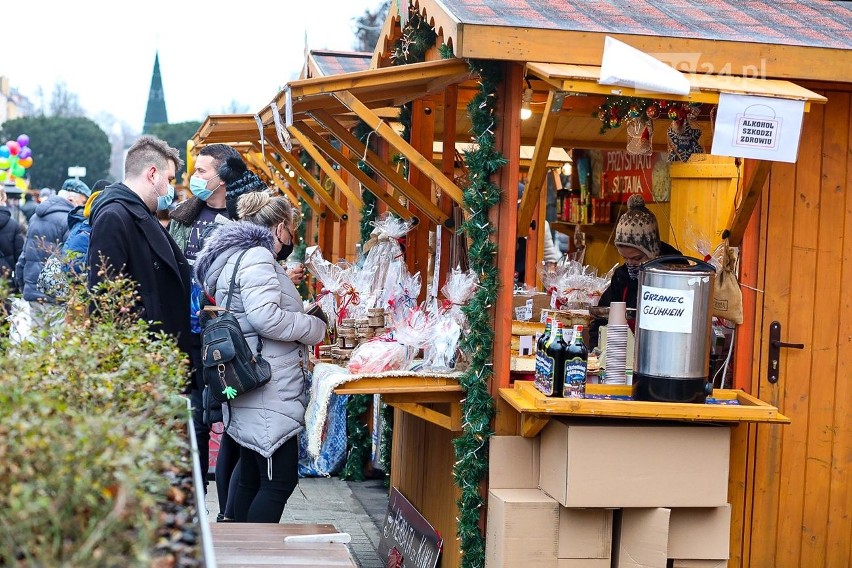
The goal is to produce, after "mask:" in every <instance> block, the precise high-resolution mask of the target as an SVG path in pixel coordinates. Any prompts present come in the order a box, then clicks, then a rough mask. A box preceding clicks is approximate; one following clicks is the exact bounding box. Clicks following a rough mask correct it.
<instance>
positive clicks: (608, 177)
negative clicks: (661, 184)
mask: <svg viewBox="0 0 852 568" xmlns="http://www.w3.org/2000/svg"><path fill="white" fill-rule="evenodd" d="M601 157H602V159H603V160H602V163H603V168H602V169H601V177H602V179H601V197H603V198H604V199H606V200H608V201H619V202H624V201H627V200H628V199H629V198H630V196H631V195H633V194H634V193H638V194H639V195H641V196H642V197H643V198H644V199H645V202H646V203H651V202H653V201H654V199H653V196H652V194H651V190H652V188H653V185H654V165H655V164H656V163H657V161H658V160H659V159H660V155H659V154H657V153H654V154H651V155H650V156H636V155H633V154H630V153H628V152H601Z"/></svg>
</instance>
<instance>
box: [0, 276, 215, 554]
mask: <svg viewBox="0 0 852 568" xmlns="http://www.w3.org/2000/svg"><path fill="white" fill-rule="evenodd" d="M97 292H98V293H97V294H96V295H95V296H94V297H90V296H89V294H88V293H87V292H86V290H85V287H84V286H82V285H81V283H80V282H73V283H72V294H71V296H72V297H71V299H70V300H69V306H70V307H69V309H68V311H69V314H70V315H69V317H68V318H66V325H65V328H64V331H63V333H62V335H61V336H60V337H59V338H58V339H57V340H56V341H53V342H51V341H50V340H48V339H47V338H46V335H44V334H41V333H40V332H36V336H34V337H33V338H32V339H31V340H30V341H27V342H25V343H23V344H22V345H10V344H9V342H8V333H7V332H6V331H5V330H4V333H3V338H2V339H0V351H2V352H3V353H2V354H0V357H1V358H2V360H0V479H2V480H3V490H2V491H0V566H150V565H153V564H158V565H180V566H193V565H197V564H200V561H199V560H197V559H198V557H200V553H199V550H200V542H199V537H198V533H199V531H198V530H197V527H196V526H197V522H196V517H197V510H196V507H195V500H194V496H193V494H192V485H191V475H192V462H191V459H192V458H191V452H190V448H189V440H188V434H187V421H188V411H187V408H186V399H184V398H183V397H181V396H179V393H180V392H181V391H182V389H183V386H184V382H185V380H186V376H187V369H188V362H187V361H186V360H185V358H184V355H183V354H182V353H181V352H180V351H179V350H178V349H177V347H176V345H175V343H174V341H173V340H172V339H171V338H167V337H165V336H163V335H159V336H155V335H153V334H151V333H150V332H149V330H148V328H147V326H146V324H144V323H142V322H140V321H139V320H138V319H136V318H135V317H134V316H133V314H132V313H130V311H129V310H128V308H127V306H129V305H130V302H131V300H132V298H133V290H132V287H131V286H130V284H129V283H128V282H125V281H121V280H112V281H107V282H105V283H104V284H103V285H102V287H101V288H100V289H99V290H98V291H97ZM0 294H2V290H0ZM89 305H92V306H93V308H94V310H93V312H92V315H91V316H89V315H88V313H87V312H88V310H86V309H83V308H82V307H83V306H89Z"/></svg>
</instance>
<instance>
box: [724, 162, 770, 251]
mask: <svg viewBox="0 0 852 568" xmlns="http://www.w3.org/2000/svg"><path fill="white" fill-rule="evenodd" d="M771 169H772V162H769V161H767V160H758V161H757V167H756V168H755V170H754V174H753V175H752V176H751V177H750V178H749V180H748V182H747V183H746V184H745V185H744V187H743V198H742V200H741V201H740V206H739V207H737V208H736V209H734V210H733V211H732V212H731V221H730V222H729V223H728V229H729V231H730V233H731V234H730V236H729V237H728V241H729V244H730V245H731V246H732V247H738V246H740V243H742V240H743V235H745V232H746V228H747V227H748V222H749V220H751V214H752V213H753V212H754V208H755V206H756V205H757V202H758V201H759V200H760V192H761V191H763V186H764V185H766V180H767V179H768V178H769V172H770V170H771Z"/></svg>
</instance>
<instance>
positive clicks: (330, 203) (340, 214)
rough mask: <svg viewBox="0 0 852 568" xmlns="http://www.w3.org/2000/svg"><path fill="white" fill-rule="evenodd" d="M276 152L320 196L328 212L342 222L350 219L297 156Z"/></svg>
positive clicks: (279, 149)
mask: <svg viewBox="0 0 852 568" xmlns="http://www.w3.org/2000/svg"><path fill="white" fill-rule="evenodd" d="M276 151H277V152H278V154H279V155H280V156H281V159H282V160H284V161H285V162H287V164H288V165H289V166H290V167H291V168H292V169H293V171H294V172H296V174H297V175H298V176H299V177H300V178H302V179H303V180H305V183H306V184H308V185H309V186H310V187H311V189H312V190H313V192H314V193H315V194H316V195H318V196H319V198H320V199H321V200H322V202H323V203H324V204H325V206H326V207H328V210H329V211H331V212H332V213H333V214H334V216H335V217H337V218H338V219H342V220H345V219H348V218H349V215H347V214H346V211H345V210H344V209H343V207H341V206H340V204H339V203H337V202H336V201H335V200H334V198H333V197H332V196H331V195H329V193H328V192H327V191H326V190H325V188H324V187H323V186H322V184H321V183H320V182H319V180H318V179H317V178H315V177H314V176H312V175H311V174H310V172H308V170H306V169H305V166H303V165H302V162H300V161H299V159H298V158H296V156H294V155H293V154H291V153H290V152H285V151H284V149H283V148H276Z"/></svg>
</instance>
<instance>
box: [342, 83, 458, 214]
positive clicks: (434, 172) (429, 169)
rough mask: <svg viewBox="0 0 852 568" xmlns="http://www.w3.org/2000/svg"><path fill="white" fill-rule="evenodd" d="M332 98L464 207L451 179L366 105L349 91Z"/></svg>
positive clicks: (456, 187)
mask: <svg viewBox="0 0 852 568" xmlns="http://www.w3.org/2000/svg"><path fill="white" fill-rule="evenodd" d="M334 97H335V98H336V99H337V100H338V101H340V102H341V103H342V104H343V105H344V106H345V107H346V108H348V109H349V110H351V111H352V112H354V113H355V114H357V115H358V118H360V119H361V120H363V121H364V122H366V123H367V124H368V125H369V126H370V128H372V129H373V130H375V131H376V133H377V134H378V135H379V136H381V137H382V138H384V139H385V140H387V141H388V143H389V144H390V145H391V146H393V147H394V148H396V150H397V151H398V152H399V153H400V154H402V155H403V156H405V157H406V158H408V161H409V162H410V163H411V165H413V166H414V167H416V168H417V169H418V170H420V171H421V172H423V174H424V175H426V177H428V178H429V179H431V180H432V181H433V182H434V183H435V185H437V186H438V187H440V188H441V191H442V192H444V193H445V194H446V195H449V196H450V197H451V198H452V200H453V201H455V202H456V203H458V204H459V205H464V194H463V193H462V190H460V189H459V188H458V186H457V185H456V184H454V183H453V181H452V180H451V179H448V178H447V176H445V175H444V174H443V173H441V170H439V169H438V168H436V167H435V166H434V165H433V164H432V160H428V159H426V158H425V157H424V156H423V154H421V153H420V152H418V151H417V150H415V149H414V148H413V147H412V146H411V144H409V143H408V142H406V141H405V140H403V138H402V136H400V135H399V134H397V133H396V131H394V129H393V128H391V127H390V125H389V124H388V123H386V122H385V121H384V120H382V119H381V118H379V117H378V116H376V113H374V112H373V111H372V110H370V109H369V108H368V107H367V105H365V104H364V103H362V102H361V101H359V100H358V99H357V98H356V97H355V96H354V95H353V94H352V93H350V92H349V91H341V92H338V93H335V94H334Z"/></svg>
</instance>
